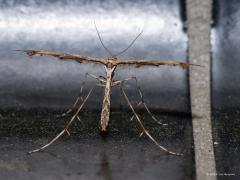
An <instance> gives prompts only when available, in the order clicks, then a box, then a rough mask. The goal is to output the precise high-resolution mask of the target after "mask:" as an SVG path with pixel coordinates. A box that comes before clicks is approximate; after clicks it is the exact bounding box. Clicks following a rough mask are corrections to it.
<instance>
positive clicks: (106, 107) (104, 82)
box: [16, 25, 199, 155]
mask: <svg viewBox="0 0 240 180" xmlns="http://www.w3.org/2000/svg"><path fill="white" fill-rule="evenodd" d="M95 28H96V31H97V34H98V37H99V39H100V41H101V43H102V45H103V47H104V49H105V50H106V51H107V52H108V53H109V56H108V58H106V59H99V58H95V57H90V56H83V55H78V54H69V53H64V52H56V51H47V50H16V51H21V52H24V53H26V54H27V55H28V56H30V57H32V56H34V55H40V56H42V55H47V56H53V57H56V58H59V59H60V60H74V61H76V62H78V63H94V64H100V65H103V66H104V67H105V73H106V77H102V76H100V77H97V76H95V75H93V74H86V75H87V76H90V77H92V78H95V79H96V80H97V83H96V84H95V86H94V87H92V88H91V89H90V91H89V92H88V94H87V96H86V97H85V98H82V97H81V98H80V97H78V98H77V100H76V102H75V103H74V105H73V107H72V108H71V109H69V110H68V111H67V112H66V113H64V114H63V115H62V116H65V115H66V114H68V113H70V112H71V111H72V110H73V109H74V108H75V106H76V105H77V103H78V101H79V100H80V99H81V100H82V103H81V105H80V106H79V107H78V109H77V110H76V112H75V113H74V115H73V116H72V118H71V119H70V121H69V122H68V123H67V125H66V126H65V128H64V129H63V130H62V131H61V132H60V133H59V134H58V135H57V136H56V137H55V138H53V139H52V140H51V141H50V142H49V143H47V144H46V145H44V146H42V147H41V148H38V149H35V150H33V151H30V152H29V153H34V152H38V151H41V150H43V149H45V148H46V147H48V146H50V145H51V144H52V143H54V142H55V141H56V140H57V139H58V138H60V137H61V136H62V135H63V134H64V133H67V134H68V135H70V133H69V128H70V126H71V124H72V123H73V122H74V120H76V119H78V120H80V119H79V117H78V113H79V112H80V111H81V109H82V107H83V106H84V104H85V102H86V101H87V99H88V98H89V96H90V95H91V93H92V92H93V90H94V89H95V88H96V87H103V88H104V97H103V103H102V111H101V118H100V130H101V132H103V133H105V132H107V127H108V123H109V117H110V91H111V87H113V86H120V90H121V93H122V95H123V97H124V99H125V101H126V103H127V104H128V106H129V107H130V109H131V111H132V112H133V116H132V118H131V119H133V118H134V117H135V119H136V121H137V123H138V124H139V125H140V127H141V129H142V133H141V135H143V134H145V135H146V136H147V137H149V139H150V140H151V141H152V142H153V143H155V144H156V145H157V146H158V147H159V148H160V149H161V150H163V151H165V152H167V153H168V154H173V155H182V154H181V153H177V152H173V151H169V150H168V149H166V148H165V147H163V146H161V145H160V144H159V143H158V142H157V141H156V140H155V139H154V138H153V137H152V136H151V134H150V133H149V132H148V131H147V130H146V128H145V127H144V125H143V123H142V121H141V119H140V117H139V115H138V113H137V112H136V111H135V109H134V107H133V105H132V103H131V102H130V100H129V98H128V96H127V94H126V92H125V90H124V83H125V82H126V81H129V80H135V81H136V82H137V78H136V77H130V78H127V79H123V80H116V81H115V80H113V77H114V71H115V70H116V68H117V67H119V66H136V67H142V66H153V67H158V66H162V65H168V66H179V67H181V68H183V69H185V68H188V67H189V66H190V65H195V64H189V63H185V62H180V61H169V60H167V61H161V60H119V59H118V58H117V55H119V54H122V53H123V52H125V51H126V50H127V49H128V48H130V47H131V46H132V45H133V43H134V42H135V41H136V39H137V38H138V37H139V36H140V35H141V34H142V32H141V33H140V34H138V36H137V37H136V38H135V39H134V40H133V41H132V43H131V44H130V45H129V46H128V47H127V48H126V49H124V50H123V51H121V52H120V53H118V54H112V53H111V52H110V51H109V50H108V49H107V48H106V47H105V45H104V44H103V42H102V40H101V37H100V35H99V31H98V29H97V27H96V25H95ZM196 66H199V65H196ZM138 93H139V95H140V98H141V100H140V102H139V103H138V105H137V106H139V105H143V106H144V108H145V109H146V110H147V112H148V113H149V114H150V115H151V117H152V119H153V120H154V121H156V122H157V123H159V124H161V125H165V124H162V123H161V122H159V121H158V120H157V119H156V118H155V116H154V115H153V114H152V113H151V112H150V110H149V108H148V107H147V105H146V104H145V102H144V99H143V95H142V92H141V90H140V88H139V86H138Z"/></svg>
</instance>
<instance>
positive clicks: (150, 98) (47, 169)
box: [0, 0, 195, 179]
mask: <svg viewBox="0 0 240 180" xmlns="http://www.w3.org/2000/svg"><path fill="white" fill-rule="evenodd" d="M94 21H95V22H96V24H97V27H98V29H99V32H100V35H101V38H102V40H103V42H104V44H105V45H106V47H108V48H109V49H110V50H111V52H113V53H116V52H120V51H122V50H123V49H125V48H126V47H127V46H128V45H129V44H130V43H131V42H132V40H133V39H134V38H135V37H136V36H137V35H138V34H139V33H140V32H141V31H143V34H142V35H141V36H140V37H139V38H138V40H137V41H136V42H135V43H134V45H133V46H132V47H131V48H130V49H129V50H128V51H126V52H125V53H124V54H122V55H120V56H119V57H118V58H119V59H144V60H154V59H155V60H179V61H183V62H186V59H187V35H186V27H185V21H186V17H185V2H184V1H181V0H179V1H178V0H159V1H155V0H141V1H134V0H130V1H110V0H83V1H77V0H72V1H70V0H51V1H50V0H48V1H47V0H41V1H40V0H26V1H18V0H7V1H5V0H1V1H0V47H1V48H0V82H1V85H0V99H1V100H0V107H1V125H0V127H1V130H0V135H1V138H0V141H1V143H0V144H1V147H0V151H1V158H0V174H1V176H2V177H5V179H13V178H15V177H16V175H17V176H18V179H30V178H34V179H43V178H44V179H66V178H67V179H76V178H78V179H158V178H159V177H163V178H164V179H186V178H187V179H192V178H193V177H194V173H195V171H194V161H193V152H192V151H193V150H192V130H191V118H190V107H189V93H188V83H187V82H188V79H187V73H188V71H187V70H183V69H181V68H178V67H159V68H155V67H142V68H135V67H124V68H118V69H117V70H116V73H115V79H116V80H118V79H124V78H127V77H131V76H136V77H137V78H138V82H139V85H140V87H141V88H142V91H143V95H144V97H145V101H146V103H147V104H148V106H149V108H150V109H151V110H152V112H153V113H154V114H155V115H156V116H157V118H158V119H160V120H162V121H163V122H164V123H167V124H168V126H167V128H166V127H165V126H160V125H159V124H157V123H155V122H154V121H153V120H152V119H151V117H150V116H149V115H147V113H146V111H144V110H143V108H137V109H136V110H137V111H138V112H139V113H140V115H141V116H142V118H143V121H144V124H145V125H146V128H147V129H149V131H150V132H151V134H152V135H153V136H154V137H155V138H156V140H157V141H158V142H159V143H160V144H162V145H163V146H166V147H167V148H169V149H170V150H172V151H176V152H184V156H183V157H176V156H167V155H164V153H162V152H161V151H160V150H159V149H158V148H157V147H156V146H155V145H154V144H153V143H152V142H150V140H149V139H148V138H146V137H142V138H139V134H140V133H141V130H140V129H139V127H138V125H137V124H136V122H135V121H130V117H131V115H132V113H131V112H130V111H129V109H128V107H127V105H126V102H124V100H123V98H122V97H121V96H120V91H119V89H118V88H113V89H112V94H111V108H112V113H111V119H110V120H111V122H110V125H109V130H110V132H109V136H108V137H107V138H106V139H105V140H103V139H102V138H101V136H100V135H99V130H98V122H99V119H100V110H101V105H102V98H103V90H102V89H98V90H96V91H95V92H94V93H93V95H92V96H91V97H90V99H89V101H88V103H87V104H86V107H85V108H84V109H83V112H82V113H81V114H80V118H81V120H82V122H77V123H75V124H74V125H73V127H72V128H71V133H72V134H71V137H66V136H64V137H63V138H62V139H61V140H59V141H58V142H57V143H56V144H54V145H52V147H50V148H49V149H47V150H46V151H44V153H38V154H34V155H32V156H27V155H26V152H27V151H30V150H33V149H34V148H38V147H40V146H41V145H44V144H46V143H47V140H49V139H50V138H52V137H54V136H55V135H56V134H57V133H59V131H60V130H62V129H63V127H64V124H66V122H67V121H68V120H69V118H70V116H68V117H65V118H57V117H56V115H58V114H61V113H63V112H64V111H65V110H67V109H68V108H69V107H71V106H72V104H73V103H74V100H75V99H76V97H77V96H78V94H79V90H80V88H81V82H82V81H83V80H84V76H85V73H86V72H88V73H92V74H95V75H97V76H99V75H102V76H104V75H105V72H104V68H103V67H102V66H99V65H94V64H79V63H76V62H74V61H59V60H58V59H55V58H52V57H32V58H29V57H27V56H25V55H24V54H22V53H19V52H15V51H13V50H16V49H42V50H54V51H64V52H69V53H77V54H82V55H87V56H93V57H98V58H106V57H107V56H108V53H107V52H106V51H105V50H104V49H103V47H102V45H101V43H100V41H99V39H98V37H97V32H96V30H95V28H94ZM94 82H95V81H94V80H92V79H87V80H86V86H85V88H84V94H85V95H86V93H87V92H88V90H89V89H90V88H91V86H93V85H94ZM126 92H127V94H128V95H129V97H130V99H131V101H132V102H133V103H134V104H135V105H136V104H137V102H138V101H139V96H138V94H137V86H136V84H135V83H134V82H128V83H127V84H126ZM172 172H174V173H172Z"/></svg>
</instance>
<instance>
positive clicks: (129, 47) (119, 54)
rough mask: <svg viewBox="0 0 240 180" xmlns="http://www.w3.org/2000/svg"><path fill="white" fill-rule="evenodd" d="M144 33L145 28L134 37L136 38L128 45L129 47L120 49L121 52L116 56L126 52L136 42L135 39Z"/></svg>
mask: <svg viewBox="0 0 240 180" xmlns="http://www.w3.org/2000/svg"><path fill="white" fill-rule="evenodd" d="M142 33H143V30H142V31H141V32H140V33H139V34H138V35H137V36H136V37H135V38H134V40H133V41H132V42H131V43H130V44H129V45H128V47H127V48H125V49H124V50H122V51H120V52H119V53H117V54H116V56H118V55H120V54H122V53H124V52H126V51H127V50H128V49H129V48H130V47H131V46H132V45H133V44H134V43H135V41H136V40H137V39H138V38H139V36H141V35H142Z"/></svg>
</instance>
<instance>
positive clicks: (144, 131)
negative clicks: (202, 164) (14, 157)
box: [120, 82, 183, 155]
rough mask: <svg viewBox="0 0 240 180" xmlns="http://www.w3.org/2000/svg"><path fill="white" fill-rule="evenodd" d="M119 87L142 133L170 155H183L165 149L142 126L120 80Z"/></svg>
mask: <svg viewBox="0 0 240 180" xmlns="http://www.w3.org/2000/svg"><path fill="white" fill-rule="evenodd" d="M120 89H121V92H122V94H123V96H124V99H125V100H126V102H127V104H128V105H129V107H130V109H131V110H132V112H133V114H134V116H135V117H136V120H137V122H138V124H139V125H140V127H141V128H142V131H143V133H144V134H146V135H147V136H148V137H149V139H150V140H151V141H152V142H153V143H155V144H156V145H157V146H158V147H159V148H160V149H162V150H163V151H165V152H167V153H168V154H172V155H183V154H181V153H177V152H172V151H169V150H168V149H166V148H165V147H163V146H161V145H160V144H159V143H158V142H157V141H156V140H155V139H154V138H153V137H152V136H151V134H150V133H149V132H148V131H147V130H146V128H145V127H144V125H143V123H142V121H141V119H140V117H139V115H138V114H137V113H136V111H135V110H134V108H133V105H132V104H131V102H130V100H129V98H128V96H127V94H126V93H125V91H124V82H122V83H121V84H120Z"/></svg>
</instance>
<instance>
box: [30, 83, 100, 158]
mask: <svg viewBox="0 0 240 180" xmlns="http://www.w3.org/2000/svg"><path fill="white" fill-rule="evenodd" d="M96 87H97V84H96V85H95V86H93V87H92V88H91V89H90V91H89V92H88V94H87V96H86V97H85V99H84V100H83V102H82V104H81V106H80V107H79V108H78V110H77V111H76V113H75V114H74V115H73V116H72V118H71V119H70V121H69V122H68V123H67V125H66V126H65V128H64V129H63V130H62V131H61V132H60V133H59V134H58V135H57V136H56V137H55V138H53V139H52V140H51V141H50V142H49V143H47V144H46V145H44V146H42V147H41V148H39V149H35V150H33V151H30V152H28V153H29V154H31V153H35V152H38V151H42V150H43V149H45V148H47V147H48V146H50V145H51V144H52V143H54V142H55V141H56V140H58V139H59V138H60V137H61V136H62V135H63V134H64V133H65V132H67V133H68V128H69V127H70V126H71V124H72V123H73V122H74V120H75V119H76V117H77V115H78V113H79V112H80V111H81V109H82V108H83V106H84V104H85V103H86V101H87V99H88V98H89V96H90V95H91V93H92V92H93V90H94V89H95V88H96Z"/></svg>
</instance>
